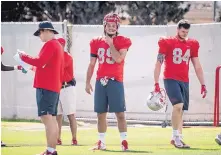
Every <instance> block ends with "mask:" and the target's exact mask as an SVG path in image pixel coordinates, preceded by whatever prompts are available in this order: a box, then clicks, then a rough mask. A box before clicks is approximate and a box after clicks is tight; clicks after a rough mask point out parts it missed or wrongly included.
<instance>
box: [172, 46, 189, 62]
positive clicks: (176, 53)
mask: <svg viewBox="0 0 221 155" xmlns="http://www.w3.org/2000/svg"><path fill="white" fill-rule="evenodd" d="M182 54H183V52H182V50H181V49H180V48H175V49H174V50H173V63H175V64H181V63H182V61H185V62H186V64H188V62H189V58H190V49H187V50H186V53H185V54H184V56H182Z"/></svg>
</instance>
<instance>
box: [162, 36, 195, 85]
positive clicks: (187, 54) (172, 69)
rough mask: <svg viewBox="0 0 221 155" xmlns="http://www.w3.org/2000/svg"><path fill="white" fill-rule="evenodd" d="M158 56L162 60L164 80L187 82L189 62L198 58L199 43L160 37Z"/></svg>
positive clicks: (190, 40) (191, 40)
mask: <svg viewBox="0 0 221 155" xmlns="http://www.w3.org/2000/svg"><path fill="white" fill-rule="evenodd" d="M158 45H159V54H162V55H163V56H165V59H164V64H165V68H164V79H174V80H179V81H183V82H189V61H190V59H191V58H193V57H198V50H199V42H198V41H197V40H194V39H186V40H184V41H181V40H179V39H178V37H177V36H175V37H167V38H166V37H162V38H160V40H159V42H158Z"/></svg>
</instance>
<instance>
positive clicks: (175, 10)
mask: <svg viewBox="0 0 221 155" xmlns="http://www.w3.org/2000/svg"><path fill="white" fill-rule="evenodd" d="M181 4H183V2H181V1H178V2H176V1H171V2H166V1H163V2H160V1H152V2H151V1H147V2H145V1H128V2H127V1H121V2H120V1H117V2H114V1H17V2H16V1H2V2H1V5H2V17H1V18H2V21H35V20H36V21H43V20H51V21H63V20H64V19H67V20H68V21H69V22H71V23H73V24H102V20H103V17H104V15H105V14H107V13H109V12H115V11H117V13H121V14H122V13H123V14H125V13H127V14H128V15H129V17H130V18H129V20H130V24H133V25H138V24H139V25H151V24H156V25H158V24H167V23H168V22H171V21H173V22H177V21H179V20H180V19H182V18H183V16H184V14H185V13H186V12H188V11H189V7H190V5H186V6H184V7H180V6H181ZM121 6H124V7H122V9H120V10H119V8H121ZM122 18H125V17H124V16H122Z"/></svg>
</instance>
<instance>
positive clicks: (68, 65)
mask: <svg viewBox="0 0 221 155" xmlns="http://www.w3.org/2000/svg"><path fill="white" fill-rule="evenodd" d="M58 41H59V43H60V44H61V45H62V47H63V49H64V47H65V43H66V41H65V39H63V38H58ZM63 51H64V50H63ZM75 85H76V80H75V78H74V62H73V58H72V56H71V54H69V53H68V52H65V51H64V77H63V83H62V89H61V92H60V96H59V103H58V114H57V118H56V119H57V122H58V140H57V145H62V141H61V127H62V119H63V115H66V116H67V117H68V120H69V124H70V129H71V133H72V143H71V144H72V145H77V144H78V142H77V121H76V118H75V114H76V93H75V89H76V88H75Z"/></svg>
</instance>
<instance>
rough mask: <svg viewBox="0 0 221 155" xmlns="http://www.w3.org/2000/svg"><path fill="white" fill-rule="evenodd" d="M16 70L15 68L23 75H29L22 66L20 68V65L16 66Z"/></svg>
mask: <svg viewBox="0 0 221 155" xmlns="http://www.w3.org/2000/svg"><path fill="white" fill-rule="evenodd" d="M14 68H15V70H21V71H22V73H25V74H26V73H27V71H26V70H25V69H24V68H23V67H22V66H20V65H19V66H15V67H14Z"/></svg>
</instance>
